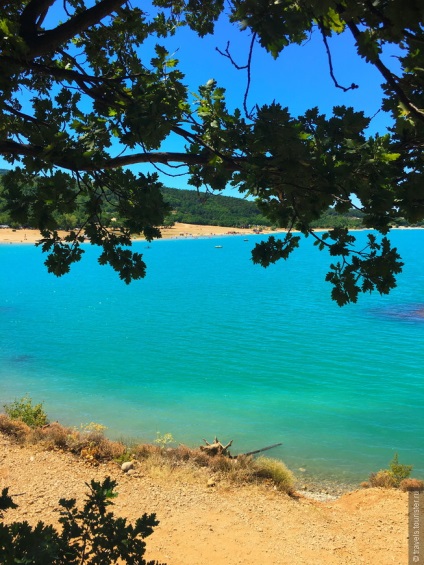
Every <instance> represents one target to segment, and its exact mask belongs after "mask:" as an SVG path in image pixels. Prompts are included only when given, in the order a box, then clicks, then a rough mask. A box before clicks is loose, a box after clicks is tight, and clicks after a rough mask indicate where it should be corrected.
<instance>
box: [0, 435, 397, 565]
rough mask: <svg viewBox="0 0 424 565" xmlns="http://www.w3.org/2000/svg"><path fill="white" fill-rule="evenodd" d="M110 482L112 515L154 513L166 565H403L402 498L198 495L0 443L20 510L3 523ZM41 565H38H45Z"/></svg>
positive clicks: (45, 513)
mask: <svg viewBox="0 0 424 565" xmlns="http://www.w3.org/2000/svg"><path fill="white" fill-rule="evenodd" d="M107 475H111V476H113V477H114V478H116V479H117V480H118V483H119V487H118V491H119V496H118V498H117V499H116V503H115V507H114V509H115V512H116V513H117V514H120V515H122V516H126V517H128V518H129V519H131V520H133V519H134V518H136V517H138V516H140V515H141V514H143V513H144V512H155V513H156V514H157V518H158V519H159V521H160V525H159V526H158V527H157V528H156V530H155V532H154V533H153V535H152V536H151V537H150V538H148V540H147V548H148V557H149V558H150V559H153V558H155V559H158V560H160V561H161V562H166V563H167V564H168V565H224V564H225V565H236V564H241V565H318V564H319V565H321V564H325V565H336V564H337V565H350V564H352V565H353V564H355V565H356V564H363V565H386V564H395V565H403V564H405V565H406V563H407V495H406V494H405V493H402V492H399V491H394V490H380V489H369V490H362V491H356V492H352V493H348V494H345V495H344V496H342V497H341V498H340V499H338V500H335V501H332V502H325V503H323V502H317V501H314V500H309V499H306V498H303V497H301V496H299V497H295V498H289V497H288V496H286V495H283V494H281V493H278V492H276V491H273V490H270V489H265V488H264V487H262V488H259V487H240V488H235V487H232V488H228V487H225V486H224V485H221V484H219V483H218V484H216V486H214V487H207V485H206V483H207V479H208V477H207V475H205V480H204V481H203V480H202V481H201V482H200V483H199V482H192V481H189V482H187V481H188V479H187V478H186V479H185V481H184V480H182V479H181V476H179V475H178V473H177V474H176V476H173V475H171V476H169V475H160V474H159V476H156V477H155V478H152V477H151V476H148V475H147V474H145V473H144V472H143V470H142V469H141V468H139V469H138V470H137V471H136V473H135V475H133V476H128V475H125V474H123V473H122V471H121V470H120V469H119V467H118V466H117V465H116V464H114V463H108V464H104V465H100V466H98V467H93V466H90V465H89V464H88V463H85V462H82V461H81V460H77V459H75V458H74V457H72V456H70V455H66V454H63V453H60V452H54V451H40V450H39V449H38V448H35V447H23V448H21V447H18V446H16V445H12V444H11V443H10V441H9V440H8V439H7V438H6V437H4V436H2V435H0V488H3V487H5V486H8V487H10V493H12V494H15V495H16V496H15V500H16V502H17V503H18V504H19V508H18V509H17V510H15V511H13V512H11V511H9V512H8V515H7V518H8V520H22V519H26V520H28V521H29V522H30V523H32V524H35V523H36V522H37V521H38V520H39V519H43V520H44V521H48V522H51V523H55V522H56V520H57V517H58V514H57V511H56V508H57V501H58V500H59V498H61V497H69V498H70V497H76V498H77V499H78V500H80V501H82V500H83V499H84V496H85V492H86V487H85V485H84V483H85V482H87V481H90V480H91V479H92V478H95V479H97V480H101V479H103V478H104V477H105V476H107ZM46 565H47V564H46Z"/></svg>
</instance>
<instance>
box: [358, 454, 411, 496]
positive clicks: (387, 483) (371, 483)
mask: <svg viewBox="0 0 424 565" xmlns="http://www.w3.org/2000/svg"><path fill="white" fill-rule="evenodd" d="M411 472H412V465H403V464H402V463H399V456H398V454H397V453H395V455H394V456H393V459H392V460H391V461H390V463H389V468H388V469H380V471H378V472H377V473H372V474H371V475H370V478H369V480H368V482H364V483H361V486H363V487H365V488H366V487H381V488H399V487H400V486H401V484H402V483H404V481H418V483H420V482H422V481H419V480H418V479H409V476H410V474H411ZM404 484H405V485H408V482H406V483H404ZM404 490H407V489H404Z"/></svg>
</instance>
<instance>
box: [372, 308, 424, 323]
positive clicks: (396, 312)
mask: <svg viewBox="0 0 424 565" xmlns="http://www.w3.org/2000/svg"><path fill="white" fill-rule="evenodd" d="M370 312H371V313H372V314H373V315H374V316H376V317H378V318H386V319H394V320H397V321H399V320H403V321H405V322H413V323H417V322H418V323H424V304H423V303H418V304H391V305H390V306H386V307H384V308H373V309H372V310H370Z"/></svg>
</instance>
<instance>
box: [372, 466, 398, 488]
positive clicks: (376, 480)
mask: <svg viewBox="0 0 424 565" xmlns="http://www.w3.org/2000/svg"><path fill="white" fill-rule="evenodd" d="M369 483H370V485H371V486H372V487H380V488H395V486H396V481H395V478H394V477H393V475H392V474H391V473H390V471H388V470H387V469H381V470H380V471H378V472H377V473H372V474H371V475H370V479H369Z"/></svg>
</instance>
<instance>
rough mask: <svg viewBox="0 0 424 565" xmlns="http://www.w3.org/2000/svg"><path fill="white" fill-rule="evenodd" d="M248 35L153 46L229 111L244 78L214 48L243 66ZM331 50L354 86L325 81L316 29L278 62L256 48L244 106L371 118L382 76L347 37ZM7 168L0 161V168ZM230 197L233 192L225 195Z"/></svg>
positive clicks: (339, 72)
mask: <svg viewBox="0 0 424 565" xmlns="http://www.w3.org/2000/svg"><path fill="white" fill-rule="evenodd" d="M250 40H251V36H250V33H249V31H248V30H247V31H244V32H241V31H240V30H239V29H238V27H237V26H235V25H231V24H230V23H229V22H228V19H227V18H225V17H223V18H221V19H220V21H219V22H218V24H217V26H216V30H215V33H214V35H213V36H207V37H205V38H203V39H200V38H199V37H197V36H196V35H195V34H194V33H193V32H191V31H190V30H189V29H187V28H182V29H180V30H178V32H177V34H176V35H175V36H174V37H172V38H169V39H167V40H164V39H162V38H161V39H159V40H155V42H157V43H160V44H163V45H164V46H165V47H166V48H167V49H168V51H169V52H170V53H171V54H173V53H175V57H176V58H177V59H179V61H180V64H179V68H180V70H181V71H182V72H183V73H184V74H185V79H184V83H185V84H186V85H187V86H188V88H189V90H190V91H191V92H195V91H197V89H198V86H199V85H201V84H205V83H206V82H207V81H208V80H209V79H211V78H213V79H215V80H217V82H218V85H219V86H221V87H224V88H225V89H226V95H227V104H228V106H229V108H231V109H233V108H235V107H239V108H242V104H243V96H244V92H245V88H246V74H245V72H244V71H238V70H236V69H235V68H234V67H233V66H232V65H231V63H230V61H229V60H228V59H226V58H224V57H223V56H222V55H220V54H219V53H218V52H217V51H216V48H219V49H221V50H222V51H224V50H225V48H226V45H227V41H230V51H231V54H232V56H233V58H234V60H235V61H236V62H237V63H238V64H239V65H243V64H245V62H246V59H247V55H248V50H249V44H250ZM329 44H330V48H331V52H332V60H333V67H334V73H335V75H336V78H337V80H338V82H339V83H340V84H342V85H343V86H349V85H350V84H351V83H352V82H354V83H356V84H358V85H359V88H358V89H356V90H353V91H349V92H346V93H345V92H343V91H342V90H340V89H338V88H336V87H335V86H334V83H333V81H332V79H331V77H330V73H329V66H328V60H327V54H326V51H325V47H324V44H323V42H322V39H321V36H320V34H319V33H318V32H317V31H315V32H314V33H312V34H311V37H310V39H309V40H308V41H306V42H305V43H304V44H303V45H301V46H298V45H293V46H289V47H287V48H286V49H285V50H284V51H283V52H282V53H281V55H280V57H279V58H278V59H277V60H274V59H273V58H272V57H271V55H270V54H268V53H267V52H266V51H265V50H263V49H262V48H261V47H260V46H259V45H257V46H256V47H255V50H254V53H253V60H252V82H251V88H250V93H249V98H248V107H249V108H251V107H252V106H254V105H255V104H259V105H262V104H265V103H271V102H272V101H274V100H275V101H277V102H279V103H280V104H281V105H282V106H287V107H288V108H289V110H290V112H291V113H292V115H294V116H298V115H300V114H303V113H304V112H305V110H307V109H308V108H312V107H314V106H318V107H319V109H320V111H322V112H323V113H326V114H330V113H331V110H332V108H333V106H335V105H346V106H353V107H354V108H355V109H356V110H363V111H364V112H365V114H366V115H367V116H373V115H374V114H376V113H377V111H378V110H379V108H380V106H381V97H382V91H381V88H380V84H381V82H382V78H381V76H380V75H379V73H378V72H377V71H376V70H375V69H374V67H373V66H372V65H369V64H367V63H366V62H365V61H364V60H363V59H360V58H359V57H358V55H357V54H356V52H355V48H354V42H353V40H352V39H351V37H350V36H349V35H348V34H342V35H341V36H335V37H333V38H330V39H329ZM152 45H153V43H152V42H149V44H148V45H147V46H146V47H143V46H142V48H141V51H140V52H141V56H142V57H143V56H145V57H146V59H147V61H146V62H148V60H149V59H150V57H151V56H152V49H151V48H152ZM385 62H386V63H387V64H389V65H390V66H393V64H395V59H394V58H393V57H390V55H389V57H388V58H386V60H385ZM388 124H390V121H389V116H388V115H387V114H384V113H383V112H380V113H378V114H377V115H376V116H375V117H374V119H373V121H372V123H371V126H370V129H369V131H370V133H371V134H373V133H376V132H379V133H384V132H385V129H386V127H387V125H388ZM163 150H168V151H181V150H183V146H182V145H181V142H180V141H179V140H177V139H176V138H173V137H171V138H170V139H169V140H167V142H166V143H165V144H164V146H163ZM3 166H4V167H5V168H9V165H8V164H7V163H5V162H4V161H2V160H0V167H3ZM131 169H132V170H133V171H134V172H138V171H143V172H146V171H152V170H154V169H153V168H152V167H150V166H146V165H137V166H133V167H131ZM161 180H162V182H164V184H166V185H167V186H172V187H177V188H186V187H187V177H176V178H169V177H167V176H165V175H161ZM226 193H227V194H232V193H233V191H228V190H227V191H226Z"/></svg>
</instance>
